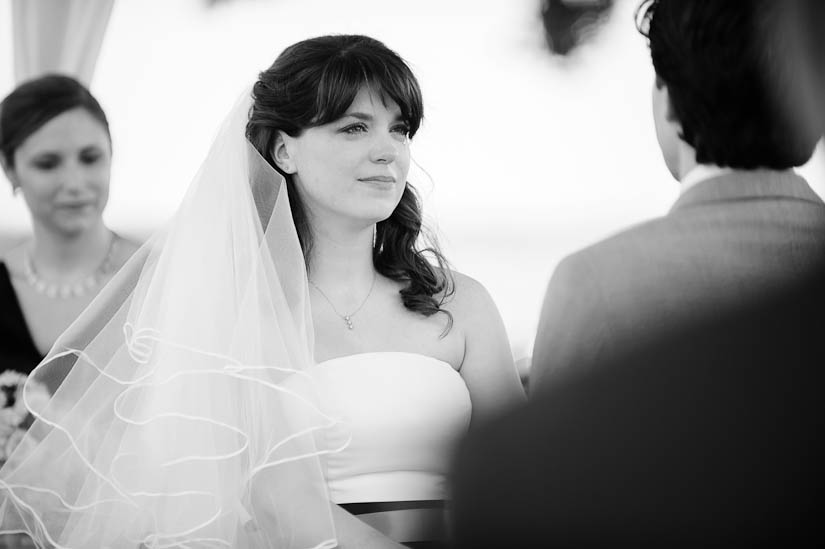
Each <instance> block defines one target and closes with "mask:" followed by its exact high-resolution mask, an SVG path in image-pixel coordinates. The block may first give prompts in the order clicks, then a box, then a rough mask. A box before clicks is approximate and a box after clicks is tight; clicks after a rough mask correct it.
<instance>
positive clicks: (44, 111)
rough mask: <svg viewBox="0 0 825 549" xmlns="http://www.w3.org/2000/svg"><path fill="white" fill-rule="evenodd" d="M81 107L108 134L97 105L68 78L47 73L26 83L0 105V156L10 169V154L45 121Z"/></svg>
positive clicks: (86, 91)
mask: <svg viewBox="0 0 825 549" xmlns="http://www.w3.org/2000/svg"><path fill="white" fill-rule="evenodd" d="M76 108H82V109H86V111H88V112H89V114H91V115H92V116H93V117H94V118H96V119H97V120H98V121H99V122H100V123H101V124H102V125H103V127H104V129H105V130H106V134H107V135H108V136H109V140H110V141H111V139H112V137H111V134H110V133H109V122H108V120H106V114H105V113H104V112H103V109H102V108H101V107H100V103H98V102H97V99H95V98H94V96H93V95H92V94H91V93H90V92H89V90H88V89H86V87H85V86H84V85H83V84H81V83H80V82H78V81H77V80H75V79H74V78H72V77H70V76H64V75H61V74H49V75H46V76H41V77H39V78H35V79H32V80H28V81H26V82H24V83H22V84H20V85H19V86H17V87H16V88H15V89H14V91H12V92H11V93H10V94H9V95H7V96H6V98H5V99H3V102H2V103H0V155H2V157H3V160H4V161H5V163H6V165H7V166H8V167H10V168H13V167H14V151H16V150H17V147H19V146H20V145H21V144H22V143H23V142H24V141H25V140H26V139H28V137H29V136H30V135H31V134H33V133H34V132H36V131H37V130H39V129H40V128H41V127H42V126H43V125H44V124H46V123H47V122H48V121H49V120H51V119H52V118H54V117H55V116H58V115H60V114H63V113H64V112H66V111H69V110H72V109H76Z"/></svg>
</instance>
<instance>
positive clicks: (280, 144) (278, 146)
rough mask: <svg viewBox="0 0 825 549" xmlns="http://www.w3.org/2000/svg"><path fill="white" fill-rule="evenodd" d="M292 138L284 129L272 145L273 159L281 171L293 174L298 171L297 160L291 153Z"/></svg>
mask: <svg viewBox="0 0 825 549" xmlns="http://www.w3.org/2000/svg"><path fill="white" fill-rule="evenodd" d="M290 140H291V138H290V137H289V136H288V135H286V134H285V133H284V132H282V131H278V135H276V136H275V145H274V146H273V147H272V159H273V160H274V161H275V165H276V166H278V167H279V168H280V169H281V171H283V172H284V173H288V174H293V173H295V171H296V168H295V162H294V161H293V160H292V156H291V155H290V153H289V149H290V147H289V144H290Z"/></svg>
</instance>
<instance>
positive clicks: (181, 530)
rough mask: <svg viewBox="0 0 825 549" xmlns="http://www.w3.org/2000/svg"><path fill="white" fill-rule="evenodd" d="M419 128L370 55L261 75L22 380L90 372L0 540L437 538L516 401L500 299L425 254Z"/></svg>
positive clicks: (369, 42)
mask: <svg viewBox="0 0 825 549" xmlns="http://www.w3.org/2000/svg"><path fill="white" fill-rule="evenodd" d="M422 116H423V104H422V99H421V91H420V88H419V85H418V82H417V80H416V78H415V76H414V75H413V74H412V72H411V71H410V69H409V67H408V66H407V65H406V63H405V62H404V61H403V60H402V59H401V58H400V57H399V56H398V55H397V54H396V53H395V52H393V51H391V50H390V49H388V48H387V47H386V46H385V45H384V44H382V43H381V42H379V41H377V40H374V39H371V38H369V37H365V36H346V35H342V36H325V37H319V38H314V39H310V40H305V41H302V42H299V43H297V44H294V45H293V46H290V47H289V48H287V49H286V50H285V51H284V52H283V53H282V54H281V55H280V56H279V57H278V59H276V61H275V63H274V64H273V65H272V67H270V68H269V69H268V70H266V71H264V72H262V73H261V74H260V77H259V79H258V81H257V82H256V83H255V85H254V87H253V88H252V90H251V92H246V93H244V94H243V96H242V97H241V99H240V100H239V102H238V103H237V105H236V106H235V108H233V110H232V111H231V112H230V114H229V116H228V117H227V118H226V120H225V122H224V124H223V126H222V128H221V130H220V131H219V133H218V136H217V137H216V139H215V141H214V143H213V145H212V148H211V150H210V152H209V154H208V155H207V157H206V160H205V161H204V163H203V165H202V166H201V168H200V170H198V173H197V175H196V176H195V179H194V180H193V182H192V184H191V185H190V188H189V190H188V191H187V194H186V197H185V198H184V201H183V203H182V205H181V207H180V209H179V210H178V212H177V214H176V215H175V217H174V218H173V220H172V222H171V223H170V225H169V226H168V227H167V228H166V229H165V230H164V231H161V232H159V233H157V234H156V235H154V236H153V237H152V238H151V239H150V240H149V241H148V242H147V243H146V244H145V245H144V246H143V247H141V249H140V250H139V251H138V252H137V253H136V254H135V256H134V257H133V258H132V259H131V260H130V261H129V262H128V263H127V264H126V265H125V266H124V268H123V269H121V271H120V272H118V273H117V275H116V276H115V278H114V279H113V280H112V282H111V283H110V284H109V285H108V286H107V287H106V288H105V289H104V290H103V291H102V292H101V294H100V295H99V297H98V298H97V299H96V300H95V301H94V302H93V303H92V304H91V305H90V307H89V309H87V310H86V312H85V313H84V314H83V315H82V316H81V319H79V320H78V322H77V323H76V324H75V325H73V326H72V327H71V328H70V329H69V330H68V331H67V332H66V333H65V334H64V335H63V336H61V338H60V339H59V341H58V342H57V344H56V345H55V347H54V350H53V351H52V353H51V354H50V355H49V356H48V357H46V360H45V361H44V363H43V364H41V365H40V366H39V367H38V369H37V370H36V371H35V372H34V373H33V374H32V376H33V377H38V375H39V374H40V373H42V372H44V371H47V370H48V368H49V366H50V365H51V364H52V363H53V361H54V360H55V359H58V358H60V357H62V356H66V355H67V354H68V355H73V356H74V357H76V362H75V364H74V366H73V367H72V370H71V372H70V374H69V375H68V377H67V378H66V379H65V381H64V382H63V383H62V385H61V386H60V389H59V391H58V392H57V393H56V394H55V396H54V398H53V399H52V400H51V401H50V402H49V403H48V405H47V406H44V407H41V409H40V410H37V411H36V412H35V414H36V416H37V418H38V421H37V422H35V424H34V426H33V427H32V429H31V430H30V431H29V433H30V434H29V435H27V436H28V439H26V440H24V441H23V443H21V445H20V448H21V450H18V451H17V452H16V453H15V454H14V455H13V456H11V459H10V461H9V462H8V463H7V464H6V467H4V468H3V469H2V470H0V523H2V524H5V525H7V526H6V527H7V528H15V527H17V528H21V529H27V531H30V532H32V533H33V535H36V536H37V539H38V540H39V541H40V542H42V543H43V544H48V543H51V544H60V545H62V546H67V547H74V546H80V547H86V546H88V547H102V546H115V547H120V546H124V547H126V546H130V547H137V546H147V547H158V546H162V547H194V546H197V547H201V546H203V547H207V546H208V547H238V548H251V547H277V548H296V549H297V548H310V547H311V548H329V547H334V546H338V547H343V548H347V547H351V548H359V549H382V548H383V549H389V548H398V547H401V544H402V543H403V544H408V546H411V547H425V546H426V547H435V546H438V544H439V543H443V542H445V541H446V537H447V536H446V532H445V529H444V526H445V524H444V516H443V515H444V507H445V500H446V499H447V498H448V494H447V492H446V484H447V481H446V474H447V472H448V469H449V465H450V463H449V462H450V458H451V451H452V448H453V445H454V443H455V442H456V439H458V438H459V437H460V436H461V435H462V434H464V432H466V430H467V428H468V426H469V425H470V423H471V421H475V420H477V419H478V418H482V417H485V416H488V415H492V414H494V413H497V412H499V411H500V410H502V409H503V408H506V407H509V406H511V405H513V404H516V403H519V402H521V401H522V400H523V398H524V395H523V392H522V390H521V385H520V382H519V379H518V375H517V373H516V370H515V367H514V365H513V360H512V355H511V353H510V348H509V344H508V340H507V337H506V333H505V331H504V327H503V323H502V322H501V319H500V317H499V314H498V311H497V309H496V307H495V305H494V304H493V302H492V300H491V298H490V296H489V295H488V294H487V292H486V290H485V289H484V288H483V287H482V286H481V285H480V284H479V283H477V282H475V281H473V280H472V279H470V278H468V277H466V276H463V275H461V274H459V273H456V272H451V271H450V270H449V269H448V268H447V267H446V266H445V265H444V261H443V258H442V256H441V254H440V252H438V250H437V248H434V247H430V248H428V249H423V248H422V247H421V246H420V242H419V239H420V231H421V209H420V203H419V201H418V198H417V196H416V194H415V191H414V190H413V188H412V187H411V186H410V184H409V183H408V173H409V167H410V162H411V159H410V139H411V138H412V137H413V136H414V135H415V134H416V131H417V130H418V128H419V126H420V123H421V120H422ZM428 257H430V258H433V259H434V262H433V263H430V261H429V260H428ZM27 443H28V445H27ZM55 456H59V458H60V460H59V463H60V468H59V469H58V468H53V467H52V468H47V472H46V473H44V465H45V463H52V462H54V461H55V460H54V457H55ZM3 513H5V514H3ZM30 525H36V527H32V526H30Z"/></svg>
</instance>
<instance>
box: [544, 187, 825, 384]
mask: <svg viewBox="0 0 825 549" xmlns="http://www.w3.org/2000/svg"><path fill="white" fill-rule="evenodd" d="M823 257H825V204H823V201H822V200H821V199H820V198H819V197H818V196H817V195H816V193H814V192H813V190H811V188H810V187H809V186H808V184H807V183H806V182H805V180H804V179H802V178H801V177H799V176H797V175H795V174H794V173H792V172H784V173H777V172H771V171H738V172H734V173H732V174H726V175H720V176H717V177H714V178H712V179H709V180H706V181H703V182H701V183H698V184H697V185H696V186H695V187H692V188H690V189H688V190H687V191H686V192H685V193H684V194H683V195H682V196H681V197H680V198H679V200H677V202H676V203H675V204H674V206H673V208H672V209H671V210H670V212H669V213H668V214H667V215H666V216H664V217H661V218H658V219H654V220H652V221H649V222H646V223H643V224H641V225H638V226H635V227H632V228H630V229H628V230H626V231H623V232H621V233H619V234H617V235H615V236H613V237H610V238H608V239H606V240H604V241H602V242H599V243H597V244H595V245H593V246H590V247H588V248H585V249H583V250H581V251H579V252H576V253H575V254H573V255H570V256H568V257H567V258H565V259H564V260H563V261H562V262H561V263H560V264H559V266H558V267H557V268H556V270H555V272H554V274H553V276H552V278H551V280H550V284H549V287H548V290H547V294H546V297H545V301H544V306H543V309H542V314H541V319H540V321H539V327H538V333H537V336H536V342H535V346H534V349H533V363H532V366H531V370H530V391H531V393H536V392H540V391H541V390H542V386H546V385H549V384H551V383H552V382H553V380H554V378H557V377H558V376H564V375H565V374H566V373H569V372H572V371H579V372H581V370H582V369H585V368H589V367H591V366H594V365H597V364H599V363H600V362H603V361H604V360H606V359H610V358H613V357H614V356H615V355H616V354H617V353H622V354H623V353H627V352H632V351H633V348H635V347H637V346H640V345H645V344H646V343H648V342H650V340H651V339H652V338H657V337H662V336H665V335H668V334H669V333H672V332H673V331H674V330H678V329H679V328H680V327H681V326H684V325H686V324H687V323H689V322H693V321H696V320H697V319H702V318H708V317H709V316H714V315H716V314H717V313H721V312H723V311H726V310H728V309H730V308H731V307H735V306H737V305H741V304H744V303H747V302H748V301H749V300H750V301H752V300H758V299H759V298H760V296H761V295H765V294H766V293H768V292H770V291H771V290H772V289H775V288H779V287H781V286H783V285H785V284H788V283H791V282H794V281H797V280H799V279H800V278H801V277H803V276H804V275H805V273H808V272H810V271H811V269H812V268H814V266H815V265H817V264H818V263H819V262H820V261H822V259H823Z"/></svg>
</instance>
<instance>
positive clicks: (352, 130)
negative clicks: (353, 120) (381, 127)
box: [341, 123, 367, 135]
mask: <svg viewBox="0 0 825 549" xmlns="http://www.w3.org/2000/svg"><path fill="white" fill-rule="evenodd" d="M341 131H342V132H344V133H348V134H350V135H357V134H359V133H363V132H366V131H367V126H365V125H364V124H361V123H358V124H351V125H349V126H345V127H343V128H341Z"/></svg>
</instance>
